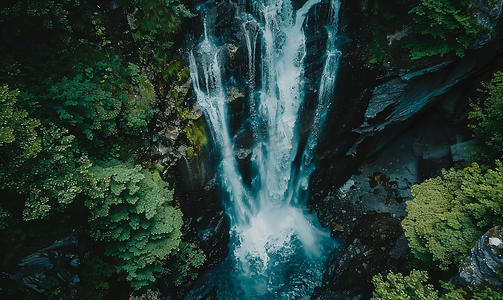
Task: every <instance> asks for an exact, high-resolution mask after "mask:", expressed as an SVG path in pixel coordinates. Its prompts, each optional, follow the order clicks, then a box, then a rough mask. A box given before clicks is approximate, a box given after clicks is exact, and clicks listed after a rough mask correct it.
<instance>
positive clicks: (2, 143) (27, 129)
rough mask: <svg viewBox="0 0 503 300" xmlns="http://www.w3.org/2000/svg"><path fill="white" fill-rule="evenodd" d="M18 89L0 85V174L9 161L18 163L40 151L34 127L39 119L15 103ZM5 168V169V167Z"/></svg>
mask: <svg viewBox="0 0 503 300" xmlns="http://www.w3.org/2000/svg"><path fill="white" fill-rule="evenodd" d="M18 94H19V91H17V90H15V91H10V90H9V88H8V87H7V86H3V87H0V155H1V157H2V166H0V175H4V174H5V173H6V172H8V166H7V165H6V164H8V162H9V161H12V162H14V163H20V162H22V161H23V160H25V159H29V158H32V157H35V156H36V155H37V153H38V152H40V149H41V146H40V138H39V137H38V135H37V132H36V130H35V129H36V128H37V127H38V126H39V125H40V121H39V120H37V119H33V118H30V117H28V112H26V111H25V110H24V109H21V108H19V107H18V105H17V103H16V102H17V99H16V97H17V95H18ZM6 168H7V169H6ZM2 177H3V176H2Z"/></svg>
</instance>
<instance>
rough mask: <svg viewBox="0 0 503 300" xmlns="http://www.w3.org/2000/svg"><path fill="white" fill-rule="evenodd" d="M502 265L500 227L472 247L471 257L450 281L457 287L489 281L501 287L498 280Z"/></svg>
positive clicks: (502, 236) (502, 246)
mask: <svg viewBox="0 0 503 300" xmlns="http://www.w3.org/2000/svg"><path fill="white" fill-rule="evenodd" d="M502 265H503V232H502V231H501V226H496V227H493V228H491V229H490V230H489V231H488V232H486V233H485V234H484V235H483V236H482V237H481V238H480V240H479V242H478V243H477V245H475V247H473V249H472V251H471V255H470V256H468V257H467V258H466V260H465V263H464V266H463V267H461V268H459V271H458V274H457V275H456V276H455V277H454V278H453V279H452V280H451V281H452V282H453V283H454V284H456V285H458V286H463V287H466V286H474V285H475V284H477V283H479V282H481V281H486V280H487V281H491V282H492V283H493V284H495V285H498V286H501V285H503V282H502V281H501V279H500V278H499V276H498V275H499V274H500V273H501V269H500V268H501V266H502Z"/></svg>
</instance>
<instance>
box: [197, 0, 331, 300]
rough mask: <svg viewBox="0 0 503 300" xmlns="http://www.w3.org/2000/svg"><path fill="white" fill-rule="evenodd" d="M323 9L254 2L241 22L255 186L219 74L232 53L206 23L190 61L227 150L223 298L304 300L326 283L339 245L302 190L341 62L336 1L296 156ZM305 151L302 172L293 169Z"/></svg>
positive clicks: (201, 101)
mask: <svg viewBox="0 0 503 300" xmlns="http://www.w3.org/2000/svg"><path fill="white" fill-rule="evenodd" d="M320 2H321V0H308V1H307V2H306V3H305V4H304V5H303V6H302V7H301V8H299V9H298V10H297V11H295V9H294V7H293V3H292V2H290V1H287V0H283V1H281V0H256V1H254V2H253V3H251V5H250V7H252V11H251V12H248V13H247V12H238V13H237V15H236V21H240V22H242V23H241V27H242V31H243V33H244V36H245V37H244V41H243V45H244V46H245V47H246V49H247V54H248V66H247V71H248V72H247V82H248V90H249V91H250V93H249V95H248V99H247V105H248V106H249V108H250V109H249V112H250V113H249V116H248V122H250V123H251V124H252V126H251V128H252V131H253V132H252V135H253V137H254V138H255V144H254V146H253V147H252V149H251V150H252V156H251V163H252V184H251V187H250V186H248V185H246V184H244V182H243V178H242V176H241V174H240V172H239V170H238V164H237V160H236V155H235V152H236V151H237V150H239V149H237V148H236V147H235V146H234V144H233V137H231V134H230V133H231V129H230V127H229V120H228V113H227V103H226V101H225V100H226V96H227V95H226V79H225V78H223V72H222V70H223V69H224V68H225V65H223V63H224V62H225V60H224V59H223V57H224V53H222V51H224V50H223V49H225V47H221V46H222V45H221V46H218V43H217V42H216V38H214V37H212V36H211V35H209V34H208V33H207V29H208V28H207V26H208V24H206V18H203V22H204V34H203V35H202V37H201V40H200V42H199V44H198V45H197V47H196V48H195V49H194V51H193V52H192V53H191V54H190V58H189V60H190V69H191V77H192V82H193V84H194V91H195V94H196V97H197V104H198V105H199V106H200V107H201V108H202V109H203V111H204V113H205V116H206V119H207V122H208V123H209V126H210V127H211V129H212V131H211V132H212V137H213V141H214V142H215V143H216V145H215V146H214V147H218V148H219V149H220V153H221V159H222V160H221V163H220V167H219V171H218V172H219V175H220V177H221V181H222V187H224V188H225V191H226V193H227V194H228V198H229V201H227V203H225V205H226V213H227V214H228V216H229V219H230V222H231V244H230V245H229V247H230V257H229V259H228V260H227V262H226V263H225V264H224V265H226V266H225V271H222V274H220V275H221V276H224V275H223V273H225V274H226V277H225V278H227V279H228V280H231V281H232V283H224V284H220V286H219V287H216V289H217V293H218V296H219V298H220V299H254V298H256V297H260V298H261V299H266V298H268V299H269V298H270V299H283V298H288V299H290V298H292V297H293V298H296V299H307V298H309V295H310V293H312V292H313V289H314V287H316V286H318V285H319V284H320V282H321V278H322V275H323V267H324V264H325V261H326V259H327V255H328V253H329V252H330V251H331V250H333V248H334V247H335V244H334V242H333V241H332V239H331V238H330V231H329V230H328V229H323V228H321V226H320V225H319V223H318V221H317V220H316V216H314V215H313V214H310V213H308V212H306V211H305V210H304V207H305V201H306V199H305V192H304V191H306V190H307V188H308V182H309V176H310V175H311V173H312V172H313V170H314V167H315V166H314V164H313V163H312V158H313V154H314V150H315V147H316V145H317V140H318V138H319V135H320V133H321V129H322V127H323V123H324V121H325V117H326V114H327V110H328V107H329V103H330V100H331V98H332V97H333V89H334V84H335V78H336V76H335V74H336V72H337V65H338V60H339V56H340V52H339V51H338V50H337V48H336V35H337V33H336V28H337V19H338V10H339V0H333V2H332V3H331V6H330V24H329V25H327V32H328V37H329V39H328V41H327V49H326V57H325V65H324V69H323V76H322V78H321V80H320V87H319V91H318V96H317V101H318V103H317V107H316V110H315V113H314V117H313V120H312V125H311V129H310V135H309V137H308V141H307V146H306V147H305V149H299V146H300V145H299V142H300V136H299V128H298V127H299V125H298V122H297V120H298V118H299V113H300V109H301V107H302V104H303V102H304V97H305V77H304V60H305V57H306V54H307V53H306V37H305V34H304V27H305V26H306V18H307V15H308V12H309V11H310V10H311V9H312V8H313V7H314V6H315V5H316V4H318V3H320ZM257 43H260V51H261V53H260V55H259V56H260V58H259V61H258V63H257V62H256V61H255V60H256V57H257V53H256V51H257V49H258V47H257ZM256 68H259V70H256ZM257 75H258V76H259V77H258V78H256V76H257ZM257 79H258V80H257ZM256 84H257V85H256ZM299 150H300V152H301V153H302V161H301V163H300V165H299V164H295V163H294V159H295V157H296V155H297V152H299ZM293 174H295V176H294V175H293ZM222 268H224V267H222ZM295 269H297V271H295ZM264 297H265V298H264Z"/></svg>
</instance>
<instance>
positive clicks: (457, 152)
mask: <svg viewBox="0 0 503 300" xmlns="http://www.w3.org/2000/svg"><path fill="white" fill-rule="evenodd" d="M478 144H479V141H478V140H469V141H466V142H462V143H457V144H454V145H451V155H452V161H453V162H456V163H461V162H467V161H468V157H467V154H468V151H467V150H466V147H474V146H477V145H478Z"/></svg>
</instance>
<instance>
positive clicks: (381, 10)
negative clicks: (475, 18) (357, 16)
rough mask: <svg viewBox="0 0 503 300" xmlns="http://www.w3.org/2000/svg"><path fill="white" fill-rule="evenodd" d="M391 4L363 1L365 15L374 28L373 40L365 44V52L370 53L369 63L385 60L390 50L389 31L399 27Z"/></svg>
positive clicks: (369, 0) (370, 0)
mask: <svg viewBox="0 0 503 300" xmlns="http://www.w3.org/2000/svg"><path fill="white" fill-rule="evenodd" d="M390 5H393V4H392V3H386V4H383V3H381V2H378V1H372V0H366V1H363V2H361V6H362V9H363V10H364V12H365V13H364V15H365V17H367V18H368V21H369V25H370V27H371V29H372V40H371V41H370V43H368V44H367V46H365V52H366V53H367V54H368V55H369V56H368V58H367V63H368V64H369V65H373V64H376V63H380V62H382V61H383V60H384V57H385V55H386V52H388V51H389V48H390V47H389V45H388V39H387V37H386V36H387V33H388V32H390V31H391V32H393V30H395V29H398V28H399V25H398V23H400V22H398V18H397V17H396V16H394V15H393V14H391V13H390V12H389V11H390Z"/></svg>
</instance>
